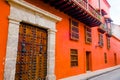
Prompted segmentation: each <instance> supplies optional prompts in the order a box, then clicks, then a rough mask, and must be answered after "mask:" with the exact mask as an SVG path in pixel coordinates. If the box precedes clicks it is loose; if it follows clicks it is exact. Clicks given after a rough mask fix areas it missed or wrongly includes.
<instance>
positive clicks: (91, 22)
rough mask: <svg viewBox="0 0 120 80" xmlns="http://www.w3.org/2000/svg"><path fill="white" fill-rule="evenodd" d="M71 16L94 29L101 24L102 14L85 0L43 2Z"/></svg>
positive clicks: (51, 0) (49, 0)
mask: <svg viewBox="0 0 120 80" xmlns="http://www.w3.org/2000/svg"><path fill="white" fill-rule="evenodd" d="M42 1H44V2H45V3H47V4H50V6H53V7H55V8H56V9H59V10H60V11H62V12H64V13H65V14H68V15H69V16H71V17H73V18H75V19H77V20H79V21H80V22H83V23H84V24H86V25H87V26H90V27H94V26H99V25H100V24H101V20H100V17H101V16H100V14H99V12H98V11H97V10H95V8H93V7H92V6H91V5H90V4H89V3H88V2H86V1H85V0H42Z"/></svg>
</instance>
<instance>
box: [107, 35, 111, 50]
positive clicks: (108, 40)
mask: <svg viewBox="0 0 120 80" xmlns="http://www.w3.org/2000/svg"><path fill="white" fill-rule="evenodd" d="M107 48H108V49H110V38H109V37H107Z"/></svg>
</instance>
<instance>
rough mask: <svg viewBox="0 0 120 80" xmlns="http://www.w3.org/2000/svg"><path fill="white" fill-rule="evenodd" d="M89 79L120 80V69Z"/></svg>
mask: <svg viewBox="0 0 120 80" xmlns="http://www.w3.org/2000/svg"><path fill="white" fill-rule="evenodd" d="M88 80H120V69H116V70H113V71H110V72H108V73H105V74H102V75H100V76H97V77H94V78H91V79H88Z"/></svg>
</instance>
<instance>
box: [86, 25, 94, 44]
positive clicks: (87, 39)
mask: <svg viewBox="0 0 120 80" xmlns="http://www.w3.org/2000/svg"><path fill="white" fill-rule="evenodd" d="M85 41H86V43H91V42H92V35H91V28H90V27H87V26H85Z"/></svg>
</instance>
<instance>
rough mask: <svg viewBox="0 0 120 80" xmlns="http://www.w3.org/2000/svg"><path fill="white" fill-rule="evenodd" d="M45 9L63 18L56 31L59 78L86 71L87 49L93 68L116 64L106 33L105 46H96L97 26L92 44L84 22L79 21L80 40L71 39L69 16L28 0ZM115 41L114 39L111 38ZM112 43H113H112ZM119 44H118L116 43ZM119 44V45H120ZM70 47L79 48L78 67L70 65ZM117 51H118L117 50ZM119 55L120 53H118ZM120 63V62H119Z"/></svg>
mask: <svg viewBox="0 0 120 80" xmlns="http://www.w3.org/2000/svg"><path fill="white" fill-rule="evenodd" d="M26 1H28V2H29V3H31V4H34V5H36V6H38V7H40V8H43V9H44V10H47V11H49V12H51V13H53V14H55V15H57V16H59V17H61V18H63V19H62V21H60V22H58V23H57V26H56V28H57V33H56V53H55V74H56V78H57V80H58V79H60V78H64V77H69V76H73V75H77V74H81V73H85V72H86V64H85V51H91V55H92V56H91V57H92V58H91V62H92V65H91V69H92V71H93V70H98V69H102V68H106V67H110V66H113V65H114V61H113V60H114V57H113V54H114V50H115V49H110V50H108V49H107V46H106V44H107V43H106V42H107V41H106V35H105V34H104V47H103V48H100V47H95V46H97V45H98V31H97V28H93V29H92V44H90V45H89V44H85V35H84V24H82V23H80V22H79V37H80V39H79V41H72V40H70V39H69V37H70V35H69V18H70V17H69V16H68V15H66V14H64V13H63V12H60V11H59V10H56V9H55V8H53V7H51V6H49V5H48V4H44V3H43V2H41V1H40V0H26ZM111 39H112V41H113V42H115V41H114V39H113V38H111ZM111 45H112V44H111ZM116 45H118V44H116ZM118 46H119V45H118ZM70 49H78V67H71V66H70ZM104 52H106V53H107V55H108V63H107V64H105V63H104ZM116 53H117V52H116ZM118 55H119V54H118ZM119 63H120V62H119Z"/></svg>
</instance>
